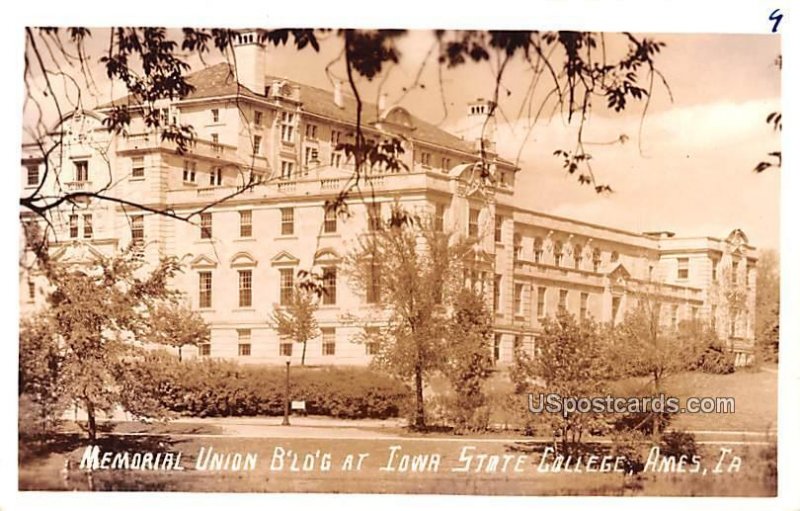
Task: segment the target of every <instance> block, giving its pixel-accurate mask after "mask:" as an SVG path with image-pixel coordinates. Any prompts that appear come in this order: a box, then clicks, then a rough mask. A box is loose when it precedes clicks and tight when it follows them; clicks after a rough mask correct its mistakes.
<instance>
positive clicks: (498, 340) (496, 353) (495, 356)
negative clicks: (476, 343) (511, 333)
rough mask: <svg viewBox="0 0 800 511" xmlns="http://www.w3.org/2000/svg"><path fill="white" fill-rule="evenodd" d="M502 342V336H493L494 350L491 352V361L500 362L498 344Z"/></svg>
mask: <svg viewBox="0 0 800 511" xmlns="http://www.w3.org/2000/svg"><path fill="white" fill-rule="evenodd" d="M502 342H503V334H494V347H493V348H494V349H493V350H492V360H494V361H495V362H497V361H498V360H500V344H501V343H502Z"/></svg>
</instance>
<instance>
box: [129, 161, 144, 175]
mask: <svg viewBox="0 0 800 511" xmlns="http://www.w3.org/2000/svg"><path fill="white" fill-rule="evenodd" d="M131 178H133V179H144V157H143V156H134V157H133V158H131Z"/></svg>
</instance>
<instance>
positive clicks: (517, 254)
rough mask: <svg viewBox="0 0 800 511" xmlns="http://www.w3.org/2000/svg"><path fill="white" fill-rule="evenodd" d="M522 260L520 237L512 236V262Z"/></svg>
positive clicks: (517, 235)
mask: <svg viewBox="0 0 800 511" xmlns="http://www.w3.org/2000/svg"><path fill="white" fill-rule="evenodd" d="M521 258H522V236H520V235H519V234H514V260H515V261H516V260H517V259H521Z"/></svg>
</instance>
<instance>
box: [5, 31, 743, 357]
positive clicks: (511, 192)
mask: <svg viewBox="0 0 800 511" xmlns="http://www.w3.org/2000/svg"><path fill="white" fill-rule="evenodd" d="M235 51H236V62H237V67H236V69H233V68H232V67H231V66H229V65H228V64H219V65H216V66H212V67H209V68H206V69H203V70H201V71H199V72H197V73H194V74H193V75H191V77H190V79H189V81H190V83H192V84H193V85H194V87H195V89H194V91H193V92H192V93H190V94H189V95H188V96H187V97H185V98H182V99H179V100H173V101H167V100H165V101H163V102H161V103H157V104H156V105H155V108H157V109H158V113H159V115H160V116H161V117H162V118H163V119H165V120H167V121H172V122H175V123H181V124H189V125H191V126H193V127H194V129H195V131H196V142H195V143H194V144H193V145H192V146H191V147H190V148H189V150H188V151H187V152H185V153H181V151H179V150H178V148H177V147H176V146H175V144H174V143H172V142H169V141H164V140H162V138H161V136H160V134H159V133H158V132H156V131H155V130H152V129H149V128H147V127H146V126H145V123H144V121H143V119H142V117H141V112H142V107H141V106H137V105H134V104H131V105H129V108H130V109H131V111H132V113H133V119H132V122H131V125H130V127H129V129H128V133H127V134H126V135H124V136H123V135H114V134H113V133H111V132H109V130H108V129H106V128H105V127H104V126H103V124H102V119H103V117H104V115H105V114H107V113H108V111H109V109H110V108H111V107H112V106H113V105H106V106H104V107H101V108H99V109H97V110H96V111H94V112H74V113H72V114H70V115H68V116H66V117H65V118H64V119H63V120H62V122H61V123H60V124H59V125H58V126H57V127H56V129H55V130H54V135H55V134H59V135H61V136H63V146H62V147H61V148H60V150H59V151H58V152H57V153H58V156H57V157H55V156H54V155H53V154H55V153H53V154H51V155H50V157H49V158H50V159H49V160H48V163H47V168H48V169H49V170H48V171H47V172H45V162H44V160H43V157H42V154H41V149H40V148H39V147H38V146H33V145H25V146H23V158H22V173H23V175H22V188H23V189H22V190H21V193H22V194H29V193H31V191H32V190H35V189H37V188H38V187H40V186H41V187H42V189H59V190H63V191H81V190H83V191H101V192H103V193H105V194H113V195H114V196H117V197H124V199H125V200H126V201H130V202H136V203H139V204H143V205H145V206H147V207H148V208H151V209H152V210H165V209H169V210H171V211H174V212H175V213H177V214H188V213H190V212H194V211H197V210H198V209H201V208H204V207H206V206H208V205H211V204H214V205H213V206H212V207H209V208H208V209H206V210H205V211H204V212H202V213H200V214H198V215H197V216H196V217H194V220H195V221H194V222H192V223H188V222H182V221H179V220H175V219H172V218H168V217H166V216H164V215H158V214H153V213H150V212H148V211H146V210H142V209H137V208H132V207H126V206H125V205H124V204H120V203H115V202H109V201H101V200H95V199H90V200H84V201H77V202H76V204H71V205H70V207H69V208H62V209H60V210H59V211H58V213H57V214H56V215H53V219H52V223H53V227H54V232H53V233H52V235H51V240H52V243H51V244H52V247H53V248H52V250H53V255H52V257H53V258H55V259H57V260H61V261H76V262H80V261H85V260H87V259H91V258H92V257H97V256H99V255H101V254H110V253H112V252H113V251H115V250H118V249H119V248H120V247H123V246H127V245H128V244H129V243H131V242H135V243H141V244H142V246H143V247H144V250H145V254H146V257H147V258H148V259H150V260H156V259H157V258H158V257H159V256H161V255H166V254H168V255H174V256H177V257H178V258H179V259H180V260H181V262H182V263H183V264H184V268H185V271H184V272H183V273H181V274H180V275H179V276H178V278H177V279H176V281H175V285H176V286H177V288H178V289H180V290H182V291H183V292H184V293H185V296H186V299H187V301H188V303H189V304H190V305H191V306H192V307H193V308H195V309H197V310H198V311H200V313H201V314H202V315H203V317H204V318H205V319H206V321H208V323H209V324H210V326H211V330H212V335H211V343H210V345H205V346H201V347H200V348H199V349H198V355H199V356H211V357H224V358H235V359H238V360H240V361H243V362H256V363H276V362H280V361H282V360H285V359H286V358H287V357H292V358H297V359H298V360H299V351H300V350H298V349H297V347H294V348H293V347H292V343H291V342H289V341H286V340H282V339H280V338H279V336H278V335H277V333H276V332H275V331H274V329H273V328H272V327H271V326H270V324H269V321H268V319H269V316H270V313H271V312H272V310H273V308H274V306H275V305H276V304H278V305H280V304H282V303H284V302H285V301H286V300H287V296H288V293H289V292H290V291H289V290H291V289H292V287H293V286H294V285H295V283H296V281H297V272H298V271H299V270H309V269H315V270H318V271H319V272H320V273H321V274H322V275H323V282H324V286H325V288H326V291H327V292H326V293H325V295H324V297H323V299H322V303H321V305H320V308H319V311H318V312H317V319H318V322H319V326H320V329H321V335H320V336H319V338H318V339H315V340H313V341H310V342H309V345H308V350H307V355H306V362H307V363H309V364H350V365H362V364H367V363H368V362H369V360H370V359H371V354H370V347H369V346H368V345H365V344H363V343H361V342H359V341H358V339H359V337H360V334H361V332H362V331H363V329H364V328H365V326H366V327H369V319H368V318H370V317H374V316H375V315H374V308H375V306H374V305H372V304H369V303H367V302H368V300H366V297H364V296H362V295H361V294H360V293H359V292H358V290H356V289H355V288H354V287H353V286H351V285H349V283H348V282H347V279H346V277H345V276H344V275H343V272H342V271H341V262H342V259H343V257H344V256H345V254H346V253H347V252H348V251H349V250H350V249H352V247H353V242H354V240H355V239H356V237H357V236H358V235H359V234H360V233H363V232H364V231H366V230H367V229H368V227H369V226H368V222H369V218H371V217H375V215H379V214H382V215H386V214H388V212H389V209H390V208H391V207H392V205H393V204H395V203H396V202H399V203H401V204H402V205H403V207H404V208H407V209H411V210H417V211H424V212H428V213H430V214H431V215H432V216H433V217H434V218H435V220H436V222H437V224H440V225H441V226H442V227H443V228H444V229H446V230H452V231H454V232H460V233H464V234H466V235H469V236H472V237H474V238H475V240H476V244H477V245H478V246H479V248H480V249H481V252H482V253H483V254H485V256H486V265H485V267H484V268H481V269H480V270H479V271H476V272H474V273H475V274H474V275H470V276H469V278H471V279H476V280H477V281H480V282H481V284H482V286H483V289H485V290H487V293H488V292H491V302H492V304H493V307H494V313H495V330H496V337H495V346H494V356H495V358H496V360H497V361H498V363H500V364H504V363H508V362H510V361H511V360H512V357H513V353H514V350H515V349H526V350H531V351H532V350H534V349H535V343H536V336H537V335H538V334H539V333H540V332H541V328H542V323H541V321H542V319H543V318H545V317H547V316H548V315H552V314H553V313H555V311H556V310H558V308H559V307H564V308H566V310H568V311H569V312H572V313H574V314H575V315H576V316H581V317H582V316H588V315H591V316H592V317H594V318H595V319H597V320H599V321H619V320H620V319H621V318H622V316H623V314H624V311H625V310H626V309H627V308H628V307H629V306H630V305H631V304H632V303H633V301H634V300H635V296H636V294H637V293H639V292H641V291H642V290H644V289H652V287H653V286H654V285H657V289H658V294H659V297H660V300H662V301H663V304H664V306H663V307H662V313H661V321H662V322H663V323H664V324H665V325H673V326H674V325H677V324H678V323H679V322H680V321H684V320H689V319H703V320H706V321H709V322H710V323H711V324H713V325H714V326H715V328H716V330H717V332H718V334H719V336H720V338H721V339H723V340H724V341H725V343H726V345H727V346H729V347H730V349H731V350H733V351H734V352H735V353H736V361H737V364H740V365H741V364H746V363H748V362H749V361H750V360H751V359H752V353H753V342H754V323H755V321H754V310H755V307H754V305H755V287H756V281H755V280H756V270H755V265H756V262H757V257H756V251H755V248H754V247H752V246H751V245H750V244H749V242H748V239H747V236H746V235H745V234H744V233H743V232H742V231H741V230H738V229H733V230H732V231H731V232H730V233H728V234H726V235H725V236H723V237H718V238H717V237H702V238H681V237H678V236H675V235H674V234H672V233H668V232H658V233H633V232H627V231H624V230H621V229H615V228H613V227H607V226H601V225H596V224H592V223H587V222H581V221H577V220H571V219H567V218H560V217H557V216H553V215H548V214H546V213H541V212H537V211H535V210H532V209H529V208H528V207H527V206H522V205H521V204H522V202H523V200H521V199H520V197H519V195H520V193H521V192H520V191H519V190H517V189H516V187H515V181H516V176H517V173H518V172H520V171H524V169H519V168H517V167H516V166H515V165H514V164H513V163H512V162H510V161H508V160H505V159H503V158H502V157H501V156H500V155H498V154H496V152H495V150H494V144H493V143H492V140H491V137H492V134H491V132H492V130H491V122H492V119H487V116H488V114H489V112H490V111H491V109H490V105H489V104H488V102H486V101H482V100H479V101H476V102H475V103H473V104H470V105H469V106H468V111H467V112H466V115H467V116H469V118H470V121H471V122H470V124H471V125H474V126H475V129H474V130H473V131H474V133H472V134H469V133H468V134H466V135H465V136H463V137H457V136H454V135H452V134H450V133H447V132H445V131H443V130H441V129H439V128H437V127H435V126H433V125H431V124H429V123H426V122H425V121H423V120H421V119H419V118H417V117H415V116H414V115H413V114H412V113H411V112H409V111H407V110H406V109H405V108H403V107H400V106H387V105H385V104H384V103H385V101H383V100H381V101H379V102H378V104H377V105H373V104H365V105H364V107H363V123H362V126H363V131H364V133H365V136H366V137H368V138H372V139H375V140H378V139H386V138H389V137H391V138H395V137H399V138H401V139H402V140H403V146H404V153H402V155H400V159H401V160H402V162H403V163H404V164H405V166H406V167H407V170H403V171H399V172H388V171H382V170H381V169H380V168H373V169H370V170H369V172H368V173H367V174H366V175H365V176H364V180H363V184H362V186H361V189H362V190H365V191H367V192H368V193H364V194H363V195H362V196H361V198H358V197H355V196H354V199H353V200H351V201H350V203H349V209H350V212H351V213H352V214H351V215H350V216H349V217H348V218H343V217H340V216H337V215H335V214H331V213H330V212H329V213H326V210H325V207H324V205H325V202H326V200H332V199H334V198H335V197H336V196H337V195H338V194H339V193H340V192H341V191H342V190H343V189H345V187H347V186H348V185H349V183H350V181H349V180H350V179H351V177H352V175H353V162H352V160H351V159H348V157H347V154H346V153H345V151H342V150H341V148H340V149H337V147H338V144H340V143H343V142H346V141H347V140H352V134H353V132H354V130H355V122H354V120H355V118H356V115H355V110H356V103H355V100H354V99H353V98H352V97H350V96H348V95H347V94H346V93H345V92H344V91H343V90H342V87H341V85H339V84H335V85H334V87H333V90H324V89H319V88H315V87H310V86H307V85H304V84H297V83H293V82H291V81H289V80H286V79H280V78H272V77H269V76H267V74H266V64H267V55H266V51H265V48H264V47H263V46H262V45H260V44H259V43H258V42H257V39H256V38H255V37H254V36H253V35H251V34H243V35H242V36H241V37H240V40H239V41H238V43H237V46H236V49H235ZM126 101H129V99H127V98H123V99H122V100H117V101H116V102H115V103H114V104H120V102H123V103H124V102H126ZM487 126H488V127H489V129H488V130H487V129H486V127H487ZM481 148H482V149H483V155H481ZM482 156H483V157H482ZM481 165H488V166H489V168H490V173H491V175H492V176H493V177H494V180H493V181H494V183H493V185H491V186H476V179H475V176H476V173H477V172H478V168H479V166H481ZM45 174H46V178H45ZM252 180H257V182H258V184H257V185H255V186H252V187H248V189H247V190H245V191H243V192H240V191H241V189H242V187H243V186H245V185H246V184H248V183H251V182H252ZM26 215H28V216H31V215H29V214H28V213H26V212H23V216H26ZM20 279H21V281H20V284H21V285H20V304H21V308H22V312H23V314H25V313H28V312H31V311H35V309H36V308H37V307H39V306H42V305H41V302H42V296H41V295H42V290H43V286H44V284H43V283H42V282H41V281H40V280H39V279H38V278H37V276H36V275H35V273H29V272H25V271H23V272H21V273H20ZM732 295H736V296H740V297H741V303H743V304H744V306H738V307H733V306H731V305H730V297H731V296H732ZM375 326H377V325H375Z"/></svg>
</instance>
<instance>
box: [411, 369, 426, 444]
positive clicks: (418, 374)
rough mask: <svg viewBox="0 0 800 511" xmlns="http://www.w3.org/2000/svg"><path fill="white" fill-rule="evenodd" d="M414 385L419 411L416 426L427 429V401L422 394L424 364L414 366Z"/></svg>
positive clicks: (415, 418)
mask: <svg viewBox="0 0 800 511" xmlns="http://www.w3.org/2000/svg"><path fill="white" fill-rule="evenodd" d="M414 387H415V389H414V390H415V391H416V396H417V412H416V416H415V417H414V427H415V428H416V429H425V404H424V403H425V401H424V397H423V395H422V366H421V365H420V364H417V365H416V367H414Z"/></svg>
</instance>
